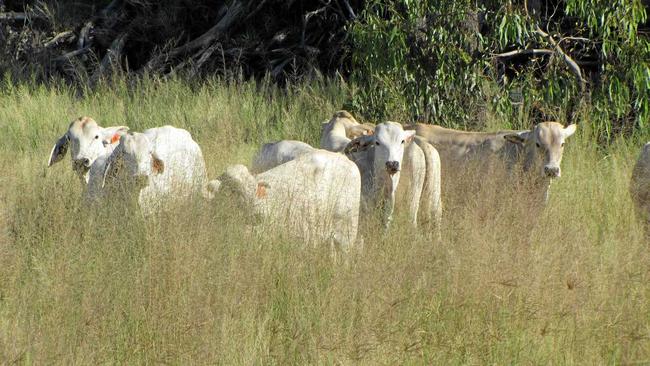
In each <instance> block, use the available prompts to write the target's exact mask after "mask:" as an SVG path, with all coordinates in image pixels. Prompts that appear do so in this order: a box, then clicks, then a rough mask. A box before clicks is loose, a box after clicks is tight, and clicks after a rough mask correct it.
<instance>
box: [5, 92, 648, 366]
mask: <svg viewBox="0 0 650 366" xmlns="http://www.w3.org/2000/svg"><path fill="white" fill-rule="evenodd" d="M347 94H348V89H347V87H346V86H345V85H341V84H340V83H334V82H332V83H330V82H322V83H314V84H312V85H301V86H296V87H293V88H290V89H289V90H288V91H286V90H278V89H275V88H274V87H272V86H269V85H264V84H254V83H239V84H230V85H225V84H222V83H219V82H218V81H212V82H207V83H205V84H203V85H187V84H185V83H183V82H180V81H168V82H164V83H163V82H156V81H151V80H150V81H143V82H141V83H139V84H137V85H127V84H126V83H124V84H119V83H118V84H116V85H113V86H111V87H108V86H106V87H103V88H100V89H99V90H97V91H95V92H92V93H88V94H87V95H85V96H84V97H78V96H75V93H74V92H73V91H72V90H68V89H66V88H65V87H49V88H46V87H40V86H39V87H36V86H28V85H21V86H9V85H5V86H4V88H3V91H2V94H0V133H1V134H2V137H3V138H2V144H0V168H2V172H3V174H2V175H0V204H1V206H0V220H1V221H0V362H2V363H8V364H11V363H21V364H53V363H54V364H72V363H83V364H95V363H129V364H132V363H147V364H152V363H173V364H186V363H200V364H215V363H217V364H280V365H284V364H314V363H323V364H356V363H360V364H405V363H406V364H620V363H635V362H649V361H650V338H649V337H650V285H648V284H649V283H650V253H649V252H648V249H649V248H648V243H647V242H646V241H645V240H646V239H644V237H643V233H642V229H641V227H640V225H639V223H638V222H637V221H636V220H635V219H634V217H633V210H632V205H631V202H630V199H629V197H628V193H627V185H628V181H629V175H630V171H631V167H632V164H633V159H634V157H635V156H636V154H637V150H636V149H635V148H634V147H635V145H636V146H640V144H634V143H630V142H621V143H619V144H615V145H613V146H611V147H610V148H608V149H607V150H602V149H599V148H597V147H595V146H594V145H593V144H592V143H591V138H590V137H589V133H586V132H585V131H586V130H585V129H584V128H582V127H581V130H580V131H579V132H578V134H577V135H576V136H574V137H572V138H571V140H570V141H569V143H568V144H567V149H566V151H565V159H564V163H563V170H564V172H563V177H562V178H561V179H560V180H558V181H557V182H556V183H555V184H554V185H553V186H552V192H551V199H550V202H549V205H548V207H547V208H546V209H545V210H544V211H543V212H539V213H538V214H536V215H535V216H534V217H531V214H530V212H529V210H528V209H527V202H526V197H525V196H523V195H521V194H519V193H518V192H517V191H516V190H515V189H513V188H511V187H509V186H507V185H500V184H498V183H497V181H496V180H495V181H494V182H492V181H491V180H489V179H487V180H486V179H484V178H481V177H478V178H477V177H475V178H474V179H475V182H476V186H480V189H479V190H480V191H481V194H479V195H477V196H476V197H475V198H472V199H467V200H466V204H464V205H454V204H449V205H448V206H447V207H446V211H445V220H444V221H445V227H444V229H443V240H442V241H440V242H437V241H434V240H433V239H432V238H433V237H434V236H433V235H431V233H427V232H419V231H417V230H413V229H411V228H410V227H408V226H407V225H400V223H403V222H404V220H403V218H402V221H401V222H400V220H399V218H398V220H397V222H396V225H394V227H393V229H392V230H390V231H389V232H386V233H383V232H381V230H377V229H376V228H374V227H370V225H367V227H363V228H362V232H363V235H364V237H365V247H364V250H363V252H362V253H357V254H354V255H353V256H352V258H351V259H350V261H349V263H347V264H346V265H342V264H337V263H334V262H333V261H332V260H331V259H330V256H329V248H325V247H323V248H318V247H316V248H314V247H305V246H303V245H301V243H300V240H296V239H295V238H288V237H285V236H284V235H283V233H282V230H279V231H278V232H277V233H270V234H269V233H265V234H263V235H261V234H259V233H257V232H256V231H255V230H253V229H252V228H251V227H250V226H249V223H248V222H247V220H246V218H245V217H244V216H243V215H242V214H241V212H240V210H239V209H238V207H236V204H235V203H233V202H229V201H228V200H220V201H218V202H217V203H215V204H207V203H204V202H194V203H192V204H189V205H187V206H184V207H179V208H178V210H176V211H175V212H172V213H169V214H163V215H161V216H160V217H158V218H157V219H156V220H151V219H144V218H142V217H141V216H140V215H138V214H137V213H134V212H131V211H125V210H127V209H125V208H124V207H121V206H120V205H119V204H118V203H119V198H113V200H112V201H110V202H107V203H105V207H102V208H101V209H96V208H95V209H89V208H87V207H84V206H83V204H82V202H81V201H80V200H79V197H80V191H81V187H79V183H78V181H77V179H76V177H75V176H74V175H73V174H72V172H71V171H70V168H69V166H68V164H69V163H68V159H67V158H66V160H65V161H64V162H62V163H60V164H58V165H55V166H53V167H52V168H47V167H46V162H47V157H48V154H49V152H50V149H51V147H52V145H53V143H54V142H55V140H56V138H57V137H58V136H60V135H61V134H62V133H63V132H64V130H65V128H66V127H67V125H68V123H69V121H71V120H72V119H74V118H76V117H78V116H80V115H90V116H93V117H94V118H96V119H97V120H98V121H99V122H100V124H102V125H106V126H107V125H121V124H125V125H128V126H130V127H131V128H132V129H134V130H141V129H144V128H147V127H151V126H158V125H163V124H172V125H175V126H179V127H183V128H186V129H188V130H189V131H190V132H192V134H193V136H194V137H195V139H196V140H197V141H198V142H199V144H200V145H201V147H202V149H203V152H204V156H205V157H206V162H207V165H208V171H209V175H210V176H212V177H213V176H216V175H218V174H219V173H220V172H221V171H223V169H224V167H225V166H227V165H228V164H233V163H248V162H249V161H250V157H251V155H252V152H253V151H254V150H255V149H256V147H257V146H258V145H259V144H260V143H262V142H265V141H268V140H272V139H278V138H293V139H299V140H304V141H307V142H309V143H312V144H315V145H317V143H318V138H319V135H318V134H319V129H320V122H321V121H322V120H324V119H326V118H328V117H329V116H330V115H331V113H332V112H333V111H334V110H336V109H339V108H340V106H341V105H342V104H343V102H344V99H345V98H346V96H347ZM588 122H589V121H582V123H583V125H582V126H583V127H584V126H586V125H587V124H588ZM479 182H481V183H479ZM446 194H447V195H449V196H450V197H451V201H452V202H453V198H454V197H457V196H459V195H464V194H465V192H458V190H456V191H454V190H453V189H450V192H446Z"/></svg>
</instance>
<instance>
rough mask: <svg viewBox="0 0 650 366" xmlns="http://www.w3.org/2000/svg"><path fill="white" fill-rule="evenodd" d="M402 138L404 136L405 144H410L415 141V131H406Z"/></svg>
mask: <svg viewBox="0 0 650 366" xmlns="http://www.w3.org/2000/svg"><path fill="white" fill-rule="evenodd" d="M402 136H404V142H406V143H407V144H410V143H411V142H412V141H413V139H415V130H406V131H404V134H403V135H402Z"/></svg>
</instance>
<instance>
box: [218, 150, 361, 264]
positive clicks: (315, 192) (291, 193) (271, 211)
mask: <svg viewBox="0 0 650 366" xmlns="http://www.w3.org/2000/svg"><path fill="white" fill-rule="evenodd" d="M208 190H209V191H210V193H211V195H212V197H214V196H215V195H216V194H217V193H218V192H220V191H223V190H228V191H230V192H231V193H235V197H237V198H238V199H239V200H240V201H241V202H240V203H241V204H242V207H244V208H245V209H246V210H247V211H248V213H250V214H252V215H253V216H256V217H262V218H263V219H264V222H265V224H266V225H268V226H269V227H278V228H283V229H287V230H288V232H289V233H290V234H292V235H296V236H297V237H299V238H301V239H303V240H305V241H306V242H308V243H316V242H329V243H330V244H333V245H334V246H335V248H338V249H340V250H342V251H343V252H347V251H348V250H349V249H350V248H351V247H352V246H353V245H354V243H355V241H356V239H357V231H358V221H359V201H360V190H361V178H360V175H359V170H358V169H357V167H356V166H355V165H354V163H353V162H351V161H350V160H348V159H347V158H346V157H345V156H343V155H341V154H336V153H332V152H329V151H324V150H315V151H313V152H310V153H307V154H304V155H302V156H299V157H297V158H296V159H294V160H292V161H290V162H287V163H284V164H282V165H278V166H277V167H275V168H273V169H270V170H267V171H265V172H264V173H261V174H257V175H253V174H251V173H250V172H249V171H248V169H247V168H246V167H245V166H243V165H234V166H231V167H229V168H227V169H226V171H225V173H224V174H222V175H221V176H220V177H219V178H218V179H217V180H213V181H211V182H210V183H209V184H208Z"/></svg>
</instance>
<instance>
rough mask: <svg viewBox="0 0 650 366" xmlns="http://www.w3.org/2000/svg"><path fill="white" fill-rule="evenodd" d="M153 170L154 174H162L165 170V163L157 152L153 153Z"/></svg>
mask: <svg viewBox="0 0 650 366" xmlns="http://www.w3.org/2000/svg"><path fill="white" fill-rule="evenodd" d="M151 171H153V174H162V173H164V172H165V163H164V162H163V161H162V160H161V159H160V158H159V157H158V156H157V155H156V153H151Z"/></svg>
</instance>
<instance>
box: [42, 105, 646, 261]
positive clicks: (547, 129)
mask: <svg viewBox="0 0 650 366" xmlns="http://www.w3.org/2000/svg"><path fill="white" fill-rule="evenodd" d="M575 131H576V125H575V124H572V125H569V126H567V127H564V126H562V125H561V124H559V123H556V122H542V123H539V124H537V125H536V126H535V127H534V128H532V129H531V130H520V131H499V132H493V133H489V132H466V131H458V130H452V129H447V128H443V127H440V126H436V125H427V124H415V125H407V126H402V125H401V124H398V123H395V122H384V123H381V124H378V125H372V124H361V123H359V122H357V121H356V120H355V119H354V117H353V116H352V115H351V114H350V113H348V112H347V111H338V112H336V113H335V114H334V115H333V116H332V118H331V119H330V120H329V121H326V122H323V125H322V137H321V141H320V149H317V148H314V147H312V146H310V145H308V144H306V143H304V142H301V141H294V140H282V141H278V142H273V143H268V144H265V145H263V146H262V147H261V149H260V151H259V152H258V153H257V155H256V156H255V157H254V159H253V162H252V166H251V168H250V170H249V169H248V168H247V167H246V166H244V165H233V166H230V167H228V168H226V170H225V172H224V173H223V174H222V175H221V176H219V178H218V179H215V180H208V178H207V174H206V168H205V161H204V158H203V154H202V152H201V149H200V147H199V145H198V144H197V143H196V142H195V141H194V140H193V139H192V136H191V135H190V133H189V132H187V131H186V130H183V129H179V128H175V127H172V126H164V127H157V128H151V129H148V130H145V131H143V132H142V133H139V132H131V131H129V129H128V127H126V126H116V127H101V126H99V125H98V124H97V122H95V121H94V120H93V119H92V118H90V117H81V118H79V119H77V120H75V121H73V122H72V123H71V124H70V126H69V127H68V130H67V131H66V132H65V133H64V134H63V136H61V137H60V138H59V139H58V141H57V142H56V144H55V146H54V148H53V149H52V152H51V154H50V158H49V163H48V166H52V165H53V164H55V163H57V162H59V161H61V160H62V159H63V158H64V156H65V155H66V153H67V151H68V149H70V150H71V151H70V155H71V160H72V169H73V171H74V172H76V173H77V175H78V176H79V178H80V179H81V182H82V184H83V185H84V196H85V199H86V200H89V201H101V200H104V199H106V198H107V197H109V196H110V195H112V194H118V193H117V192H118V191H117V190H119V194H124V193H125V192H127V193H129V194H131V195H132V197H134V199H136V200H137V203H138V205H139V207H140V209H141V210H142V212H143V213H144V214H145V215H149V214H152V213H154V212H156V211H159V210H164V209H165V205H166V204H169V203H170V202H177V200H179V199H180V200H183V199H188V198H190V197H193V196H196V195H202V196H203V197H205V198H207V199H214V198H215V197H217V196H218V195H220V194H222V193H224V192H227V193H229V194H230V196H231V197H234V199H235V200H236V202H237V204H238V205H239V206H240V207H241V209H242V210H246V212H249V213H251V214H253V215H254V216H255V217H260V218H262V221H263V222H265V223H268V224H272V225H276V224H280V225H282V227H284V228H286V229H287V230H288V232H290V233H291V234H293V235H297V236H298V237H300V238H302V239H303V240H304V241H306V242H310V243H317V242H328V243H330V244H333V247H334V248H337V249H339V250H341V251H343V252H346V251H348V250H349V249H350V248H351V247H352V246H353V245H355V243H358V242H360V239H359V238H358V234H357V232H358V229H359V218H360V216H361V217H366V216H369V214H372V213H374V212H376V213H378V214H379V217H380V221H381V223H382V224H383V226H384V227H385V228H387V227H389V226H390V224H391V221H392V218H393V214H394V211H395V209H398V210H404V212H405V213H407V214H408V219H409V221H410V223H411V224H412V225H413V226H417V225H430V226H431V227H433V228H435V229H434V230H435V231H436V232H437V233H438V235H439V229H440V225H441V218H442V201H441V172H444V171H446V170H447V169H459V167H461V169H462V167H469V165H467V164H465V163H467V162H470V161H483V160H490V159H496V160H498V161H501V162H503V163H504V166H505V167H507V169H508V170H509V171H510V170H513V169H521V171H522V173H523V174H525V175H527V176H530V177H532V181H534V182H535V184H534V185H533V187H534V189H533V191H534V192H533V193H534V194H536V195H537V196H538V198H539V199H540V202H546V200H547V199H548V191H549V186H550V184H551V181H552V180H553V179H554V178H557V177H560V175H561V169H560V163H561V160H562V154H563V150H564V142H565V140H566V139H567V138H568V137H569V136H571V135H572V134H573V133H574V132H575ZM443 164H444V165H443ZM630 187H631V188H630V192H631V194H632V197H633V199H634V201H635V203H636V206H637V208H638V212H639V214H640V215H641V216H642V217H644V218H645V220H650V143H648V144H646V145H645V147H644V149H643V152H642V153H641V156H640V157H639V160H638V162H637V164H636V166H635V168H634V172H633V176H632V183H631V185H630ZM648 223H649V224H650V221H649V222H648Z"/></svg>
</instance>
